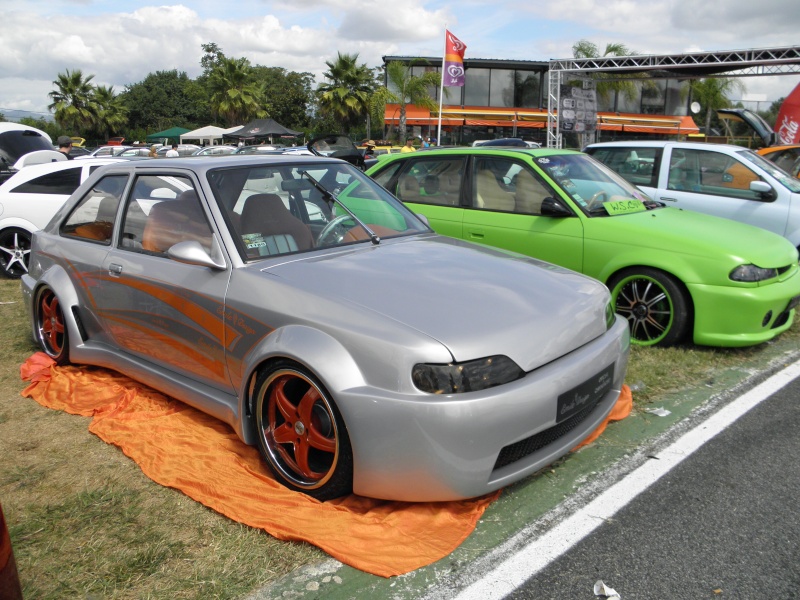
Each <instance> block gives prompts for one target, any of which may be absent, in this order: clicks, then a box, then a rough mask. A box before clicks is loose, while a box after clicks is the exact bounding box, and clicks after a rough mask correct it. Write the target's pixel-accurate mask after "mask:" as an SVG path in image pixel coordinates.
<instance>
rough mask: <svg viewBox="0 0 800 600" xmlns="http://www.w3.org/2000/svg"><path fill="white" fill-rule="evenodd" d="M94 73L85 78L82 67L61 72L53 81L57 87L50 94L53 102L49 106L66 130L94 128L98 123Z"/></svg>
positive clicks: (77, 130) (74, 130) (75, 130)
mask: <svg viewBox="0 0 800 600" xmlns="http://www.w3.org/2000/svg"><path fill="white" fill-rule="evenodd" d="M93 78H94V75H89V76H88V77H86V78H85V79H84V77H83V73H82V72H81V70H80V69H75V70H74V71H72V72H70V70H69V69H67V70H66V72H64V73H59V74H58V78H57V79H56V80H55V81H54V82H53V85H55V86H56V89H55V90H53V91H52V92H50V93H49V94H48V96H49V97H50V98H51V99H52V100H53V103H52V104H50V105H49V106H48V108H49V109H50V110H52V111H53V112H54V114H55V119H56V122H57V123H58V124H59V125H60V126H61V127H62V128H64V129H65V130H67V131H72V132H74V133H77V132H79V131H82V130H85V129H92V128H93V126H94V125H95V123H96V118H97V113H98V109H97V105H96V104H95V101H94V86H93V85H92V83H91V81H92V79H93Z"/></svg>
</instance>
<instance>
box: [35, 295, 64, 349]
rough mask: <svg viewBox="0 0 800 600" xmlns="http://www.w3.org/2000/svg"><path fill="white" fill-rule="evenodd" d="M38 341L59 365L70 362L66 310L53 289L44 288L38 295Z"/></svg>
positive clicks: (36, 307)
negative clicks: (65, 318)
mask: <svg viewBox="0 0 800 600" xmlns="http://www.w3.org/2000/svg"><path fill="white" fill-rule="evenodd" d="M34 310H35V311H36V313H35V314H36V341H37V342H39V345H40V346H41V347H42V350H44V352H45V353H46V354H47V355H48V356H49V357H50V358H52V359H53V360H55V361H56V363H57V364H59V365H63V364H65V363H67V362H69V336H68V333H67V323H66V321H65V320H64V310H63V309H62V307H61V303H60V302H59V300H58V296H56V295H55V293H54V292H53V290H52V289H50V288H49V287H44V288H42V289H41V290H40V291H39V293H38V294H37V295H36V305H35V308H34Z"/></svg>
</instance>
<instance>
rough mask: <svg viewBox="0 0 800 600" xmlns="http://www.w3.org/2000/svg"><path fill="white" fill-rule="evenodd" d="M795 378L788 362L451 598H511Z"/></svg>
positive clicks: (795, 368) (796, 366) (795, 367)
mask: <svg viewBox="0 0 800 600" xmlns="http://www.w3.org/2000/svg"><path fill="white" fill-rule="evenodd" d="M798 376H800V361H797V362H795V363H792V364H791V365H789V366H788V367H786V368H785V369H783V370H782V371H779V372H778V373H776V374H775V375H773V376H772V377H770V378H769V379H767V380H766V381H764V382H762V383H761V384H759V385H757V386H756V387H754V388H753V389H751V390H750V391H748V392H746V393H745V394H743V395H741V396H739V397H738V398H737V399H735V400H733V401H732V402H730V403H729V404H728V405H726V406H725V407H724V408H722V409H720V410H719V411H717V412H716V413H714V414H713V415H712V416H711V417H709V418H708V419H706V420H705V421H703V422H702V423H700V424H699V425H697V426H696V427H695V428H694V429H692V430H691V431H689V432H687V433H686V434H684V435H683V436H681V437H680V438H679V439H678V440H676V441H675V442H673V443H672V444H671V445H670V446H668V447H667V448H665V449H664V450H663V451H661V452H659V454H658V458H659V459H660V460H649V461H648V462H646V463H644V464H642V465H641V466H640V467H638V468H637V469H635V470H633V471H632V472H631V473H630V474H628V475H627V476H625V477H624V478H623V479H621V480H620V481H618V482H617V483H615V484H614V485H613V486H611V487H610V488H608V489H607V490H606V491H604V492H603V493H601V494H600V495H599V496H597V498H595V499H594V500H592V501H591V502H590V503H588V504H587V505H586V506H584V507H583V508H582V509H580V510H578V511H577V512H575V513H573V514H572V515H571V516H570V517H568V518H567V519H565V520H564V521H562V522H561V523H559V524H558V525H556V526H555V527H554V528H553V529H550V530H549V531H548V532H547V533H545V534H543V535H542V536H540V537H539V538H537V539H535V540H533V541H532V542H530V543H529V544H527V545H525V546H524V547H523V548H522V549H521V550H520V551H519V552H517V553H515V554H513V555H512V556H510V557H508V558H507V559H505V560H504V561H503V562H502V563H500V564H499V565H498V566H497V567H495V568H494V569H492V570H491V571H489V572H488V573H486V575H484V576H483V577H482V578H481V579H479V580H478V581H476V582H475V583H473V584H472V585H470V586H469V587H467V588H465V589H464V590H462V591H461V593H459V594H458V595H457V596H455V598H457V599H458V600H490V599H495V598H497V599H499V598H503V597H504V596H506V595H507V594H510V593H511V592H513V591H514V590H515V589H516V588H517V587H519V586H521V585H522V584H523V583H524V582H525V581H526V580H528V579H530V578H531V577H533V576H534V575H536V573H538V572H539V571H541V570H542V569H544V568H545V567H546V566H547V565H548V564H550V563H551V562H552V561H554V560H555V559H557V558H558V557H559V556H561V555H562V554H564V553H565V552H567V550H569V549H570V548H572V547H573V546H574V545H575V544H577V543H578V542H580V541H581V540H582V539H583V538H585V537H586V536H588V535H589V534H590V533H592V531H594V530H595V529H596V528H597V527H599V526H600V525H602V523H603V521H604V520H605V519H609V518H610V517H612V516H613V515H614V514H616V513H617V512H618V511H619V510H620V509H622V508H623V507H624V506H626V505H627V504H628V503H630V502H631V501H632V500H633V499H634V498H636V496H638V495H639V494H641V493H642V492H643V491H645V490H646V489H647V488H648V487H650V486H651V485H652V484H653V483H655V482H656V481H658V480H659V479H660V478H661V477H663V476H664V475H666V474H667V473H669V471H670V470H672V469H673V468H674V467H675V466H677V465H678V464H680V463H681V462H682V461H683V460H684V459H685V458H687V457H688V456H690V455H691V454H692V453H693V452H694V451H695V450H697V449H698V448H700V447H702V446H703V444H705V443H706V442H708V441H709V440H710V439H712V438H713V437H714V436H716V435H717V434H718V433H720V432H721V431H722V430H724V429H725V428H726V427H728V426H729V425H731V424H732V423H733V422H735V421H736V420H737V419H738V418H739V417H741V416H742V415H744V414H745V413H747V412H748V411H749V410H751V409H752V408H754V407H756V406H758V404H760V403H761V402H763V401H764V400H766V399H767V398H769V397H770V396H771V395H772V394H774V393H775V392H777V391H778V390H780V389H781V388H783V387H784V386H785V385H787V384H788V383H790V382H791V381H792V380H794V379H795V378H796V377H798Z"/></svg>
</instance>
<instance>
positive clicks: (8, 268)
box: [0, 227, 31, 279]
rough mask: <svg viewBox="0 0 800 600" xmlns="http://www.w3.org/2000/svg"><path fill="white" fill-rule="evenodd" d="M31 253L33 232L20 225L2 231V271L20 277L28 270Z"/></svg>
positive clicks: (0, 250) (0, 256)
mask: <svg viewBox="0 0 800 600" xmlns="http://www.w3.org/2000/svg"><path fill="white" fill-rule="evenodd" d="M30 254H31V234H30V233H29V232H27V231H25V230H24V229H19V228H18V227H10V228H8V229H4V230H3V231H0V272H2V274H3V275H4V276H6V277H9V278H11V279H19V278H20V277H22V276H23V275H24V274H25V273H27V272H28V258H29V257H30Z"/></svg>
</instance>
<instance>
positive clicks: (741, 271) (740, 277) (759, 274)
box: [730, 265, 778, 283]
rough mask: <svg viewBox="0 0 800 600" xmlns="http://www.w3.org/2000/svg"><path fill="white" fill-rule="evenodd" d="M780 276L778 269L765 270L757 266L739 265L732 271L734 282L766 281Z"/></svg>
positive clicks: (731, 275) (731, 276)
mask: <svg viewBox="0 0 800 600" xmlns="http://www.w3.org/2000/svg"><path fill="white" fill-rule="evenodd" d="M777 276H778V270H777V269H764V268H762V267H757V266H755V265H739V266H738V267H736V268H735V269H734V270H733V271H731V274H730V278H731V279H732V280H733V281H746V282H751V283H752V282H754V281H764V280H766V279H772V278H773V277H777Z"/></svg>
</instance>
